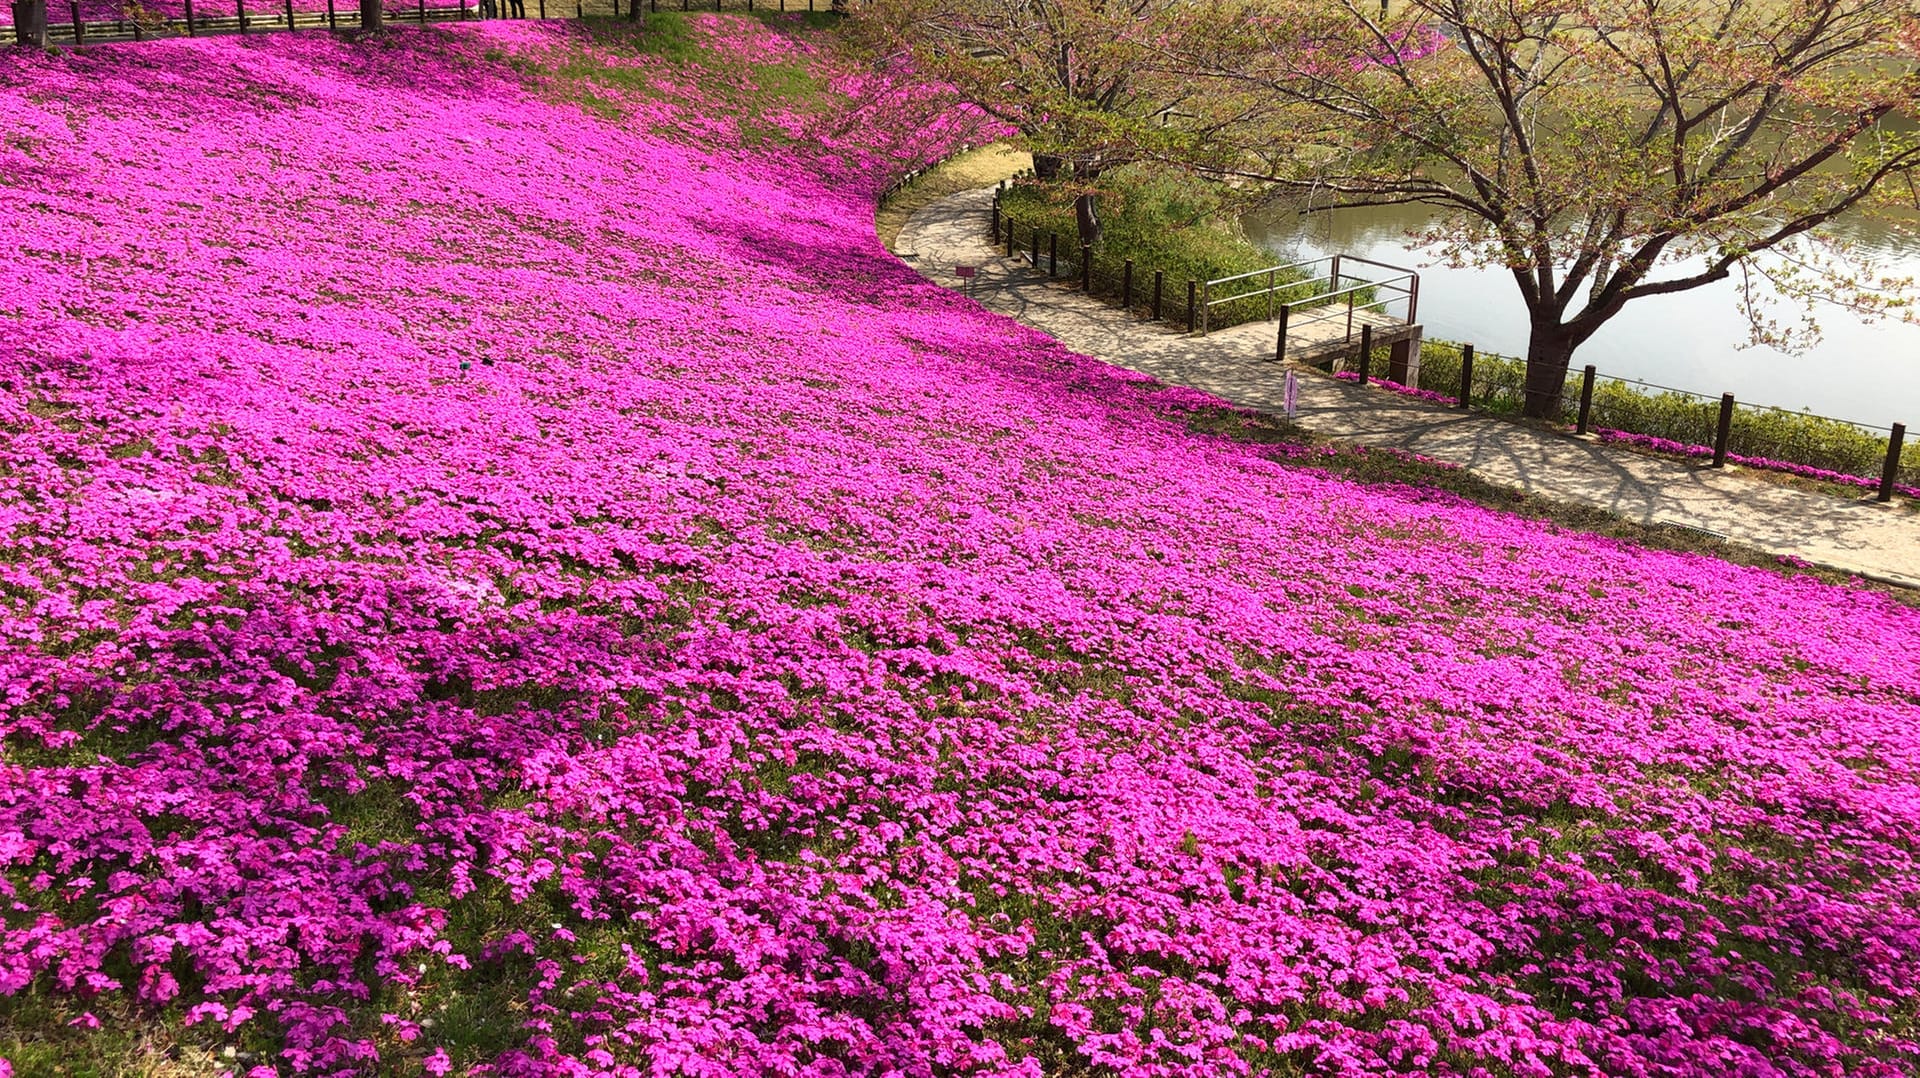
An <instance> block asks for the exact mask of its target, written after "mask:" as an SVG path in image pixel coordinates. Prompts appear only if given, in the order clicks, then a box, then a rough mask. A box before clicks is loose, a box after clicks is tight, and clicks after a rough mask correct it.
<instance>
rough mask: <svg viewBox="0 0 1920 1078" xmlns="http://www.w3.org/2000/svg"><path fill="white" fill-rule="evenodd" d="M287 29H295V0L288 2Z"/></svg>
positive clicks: (288, 0)
mask: <svg viewBox="0 0 1920 1078" xmlns="http://www.w3.org/2000/svg"><path fill="white" fill-rule="evenodd" d="M287 29H289V30H291V29H293V0H287Z"/></svg>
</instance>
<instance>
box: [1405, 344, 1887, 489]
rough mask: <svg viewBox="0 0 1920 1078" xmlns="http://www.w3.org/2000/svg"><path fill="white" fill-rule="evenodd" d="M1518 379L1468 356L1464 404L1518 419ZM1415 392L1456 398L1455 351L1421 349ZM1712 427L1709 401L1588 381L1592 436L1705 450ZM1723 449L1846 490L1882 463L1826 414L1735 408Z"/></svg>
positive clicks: (1714, 415)
mask: <svg viewBox="0 0 1920 1078" xmlns="http://www.w3.org/2000/svg"><path fill="white" fill-rule="evenodd" d="M1525 375H1526V363H1525V361H1523V360H1521V359H1518V358H1516V357H1513V356H1503V355H1498V354H1490V353H1485V352H1482V353H1479V354H1477V355H1475V356H1474V360H1473V392H1472V400H1471V402H1470V403H1471V404H1472V405H1473V407H1475V408H1479V409H1483V410H1485V411H1488V412H1493V413H1495V414H1518V413H1519V411H1520V408H1521V403H1522V400H1523V397H1524V394H1523V388H1524V386H1525V384H1526V378H1525ZM1580 380H1581V375H1580V372H1578V371H1570V372H1568V375H1567V382H1566V387H1565V389H1564V391H1563V392H1562V394H1561V399H1560V401H1561V407H1560V416H1559V419H1560V420H1561V421H1562V422H1566V423H1571V422H1573V421H1574V419H1575V418H1576V411H1577V409H1578V408H1579V406H1580ZM1419 388H1420V389H1423V390H1427V391H1429V392H1433V393H1439V394H1445V395H1448V396H1457V395H1458V394H1459V392H1460V345H1458V344H1456V343H1454V342H1452V341H1427V342H1425V343H1424V344H1422V345H1421V348H1420V385H1419ZM1719 421H1720V402H1719V401H1718V400H1716V399H1714V398H1711V397H1702V396H1697V395H1695V394H1691V393H1682V392H1679V391H1676V390H1660V391H1655V392H1649V391H1647V390H1646V389H1642V388H1639V387H1637V386H1635V385H1634V384H1632V383H1629V382H1623V381H1619V380H1616V379H1612V378H1600V379H1597V380H1596V381H1595V382H1594V386H1593V409H1592V413H1591V415H1590V416H1589V418H1588V424H1589V426H1590V427H1591V428H1593V429H1595V430H1599V429H1602V428H1604V429H1608V430H1613V431H1618V432H1621V433H1623V434H1628V435H1637V436H1639V437H1640V438H1643V439H1652V440H1653V441H1651V442H1643V443H1639V444H1643V445H1647V446H1650V447H1654V448H1658V447H1659V446H1661V445H1666V444H1673V445H1680V446H1685V447H1694V448H1703V447H1711V446H1712V445H1713V440H1714V433H1715V430H1716V428H1717V427H1718V425H1719ZM1727 450H1728V453H1729V454H1730V455H1731V456H1732V457H1734V458H1738V459H1739V460H1740V462H1741V463H1744V464H1746V465H1747V466H1749V467H1756V468H1767V469H1770V470H1774V471H1787V472H1792V473H1794V474H1797V475H1804V476H1810V477H1813V478H1826V477H1828V476H1836V477H1840V478H1839V481H1842V482H1846V483H1847V484H1848V485H1858V483H1857V482H1854V481H1856V480H1874V481H1876V482H1877V481H1878V479H1879V476H1880V469H1881V467H1882V464H1883V463H1884V461H1885V460H1886V452H1887V440H1886V436H1885V435H1883V434H1880V433H1877V432H1875V431H1873V430H1871V429H1868V428H1865V427H1860V426H1857V425H1855V424H1853V423H1848V422H1845V421H1843V420H1838V419H1830V418H1828V417H1826V416H1817V415H1813V414H1811V413H1807V412H1788V411H1783V410H1781V409H1778V408H1760V407H1752V406H1742V407H1738V408H1736V409H1735V410H1734V413H1733V426H1732V429H1731V430H1730V431H1729V432H1728V436H1727ZM1707 451H1708V452H1711V449H1710V448H1707ZM1682 455H1695V454H1692V453H1683V454H1682ZM1823 473H1824V474H1823ZM1895 482H1896V483H1898V484H1900V485H1903V486H1906V487H1916V486H1920V454H1916V455H1915V456H1914V458H1913V459H1912V460H1910V461H1909V462H1908V463H1906V464H1905V465H1904V466H1903V467H1902V468H1900V470H1899V474H1898V475H1896V476H1895Z"/></svg>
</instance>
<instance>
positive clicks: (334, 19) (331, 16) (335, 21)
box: [327, 0, 466, 30]
mask: <svg viewBox="0 0 1920 1078" xmlns="http://www.w3.org/2000/svg"><path fill="white" fill-rule="evenodd" d="M460 2H461V3H465V2H466V0H460ZM339 28H340V20H339V17H338V16H337V15H336V14H335V13H334V10H333V0H327V29H329V30H338V29H339Z"/></svg>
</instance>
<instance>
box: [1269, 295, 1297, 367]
mask: <svg viewBox="0 0 1920 1078" xmlns="http://www.w3.org/2000/svg"><path fill="white" fill-rule="evenodd" d="M1274 313H1275V317H1277V318H1278V319H1279V320H1280V330H1279V332H1277V333H1275V334H1274V335H1273V358H1274V359H1276V360H1281V359H1285V358H1287V316H1288V315H1289V314H1292V313H1293V312H1292V310H1291V309H1290V308H1288V307H1287V305H1286V304H1284V303H1282V304H1281V305H1280V309H1279V310H1278V311H1276V312H1274Z"/></svg>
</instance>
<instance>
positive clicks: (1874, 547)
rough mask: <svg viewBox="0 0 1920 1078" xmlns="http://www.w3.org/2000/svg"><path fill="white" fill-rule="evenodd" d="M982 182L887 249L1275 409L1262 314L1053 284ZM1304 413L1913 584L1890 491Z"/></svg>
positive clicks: (1509, 428)
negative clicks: (1852, 492)
mask: <svg viewBox="0 0 1920 1078" xmlns="http://www.w3.org/2000/svg"><path fill="white" fill-rule="evenodd" d="M992 197H993V190H992V188H982V189H979V190H975V191H967V192H963V193H961V194H957V195H952V196H949V197H947V198H943V199H941V200H939V201H937V202H934V203H933V204H931V205H929V206H926V207H924V208H922V209H920V210H919V211H917V212H915V213H914V214H913V216H912V217H911V218H909V219H908V221H907V223H906V227H905V228H903V229H902V230H901V232H900V236H899V239H898V241H897V243H896V244H895V250H896V251H897V252H898V253H899V255H900V257H901V258H902V259H903V260H905V261H906V262H907V263H908V264H909V265H912V266H914V267H915V268H917V269H918V270H919V271H920V273H921V274H922V275H923V276H925V277H927V278H928V279H929V280H931V281H934V282H936V283H938V284H941V285H944V286H946V287H948V288H954V289H959V288H960V287H961V281H960V280H959V278H958V277H957V276H956V275H955V273H954V267H955V266H958V265H973V266H978V267H979V276H978V277H976V278H975V279H974V282H973V284H972V286H971V288H969V289H967V291H969V292H970V293H971V294H972V295H973V296H974V298H976V299H977V300H979V302H980V303H982V304H984V305H985V306H986V307H988V308H990V309H992V310H996V311H1000V312H1002V313H1004V314H1008V315H1011V316H1012V317H1014V318H1017V319H1019V320H1020V321H1021V322H1024V323H1026V324H1027V325H1029V326H1032V327H1034V328H1036V329H1040V330H1044V331H1046V332H1047V333H1050V334H1052V335H1053V336H1054V337H1056V338H1058V339H1059V340H1060V341H1061V342H1062V343H1064V344H1066V345H1067V346H1068V347H1070V348H1073V349H1074V350H1076V351H1079V352H1083V353H1085V354H1087V355H1091V356H1097V357H1099V358H1101V359H1103V360H1106V361H1107V362H1109V363H1113V364H1117V365H1119V366H1122V367H1126V368H1128V369H1130V370H1135V371H1139V372H1141V373H1143V374H1150V375H1153V376H1154V377H1156V378H1159V379H1161V380H1162V381H1165V382H1170V383H1177V384H1179V385H1185V386H1189V387H1192V388H1194V389H1198V390H1202V391H1204V392H1208V393H1212V394H1215V395H1217V396H1220V397H1222V398H1224V399H1226V400H1229V401H1232V402H1234V403H1235V404H1239V405H1243V406H1245V407H1249V408H1255V409H1259V410H1261V411H1266V412H1279V411H1281V410H1282V405H1281V384H1282V378H1281V368H1279V367H1277V366H1276V365H1275V364H1274V363H1273V362H1272V361H1271V356H1272V351H1273V339H1272V334H1273V326H1272V324H1271V323H1265V322H1257V323H1253V324H1250V325H1245V326H1238V327H1234V328H1233V329H1229V330H1223V331H1218V332H1215V333H1213V334H1212V335H1211V336H1209V337H1206V338H1204V339H1202V338H1198V337H1190V336H1188V335H1186V334H1184V333H1180V332H1177V331H1175V330H1172V329H1170V328H1167V327H1164V326H1158V325H1151V324H1148V323H1144V322H1141V321H1139V320H1138V319H1136V318H1132V317H1129V316H1128V315H1126V314H1124V313H1123V312H1121V311H1120V310H1118V309H1117V308H1115V307H1113V306H1110V305H1108V304H1107V303H1105V302H1102V301H1100V300H1098V299H1094V298H1092V297H1089V296H1085V295H1082V294H1081V293H1080V291H1079V290H1078V288H1076V287H1073V286H1070V285H1065V284H1060V283H1057V282H1049V281H1048V280H1047V279H1046V278H1045V276H1044V275H1043V274H1039V273H1035V272H1033V271H1032V270H1030V269H1028V268H1027V267H1026V266H1025V264H1024V261H1022V260H1020V259H1017V258H1016V259H1009V258H1004V257H1002V256H1001V254H1000V252H999V251H997V250H996V249H995V248H994V247H993V246H992V245H991V244H990V243H988V241H987V228H986V220H987V216H988V213H989V208H990V205H991V202H992ZM1299 382H1300V396H1299V408H1300V411H1299V421H1300V423H1301V424H1302V425H1303V426H1305V427H1307V428H1309V429H1311V430H1313V431H1316V432H1318V433H1321V434H1324V435H1327V436H1329V437H1333V438H1337V439H1340V440H1343V441H1350V442H1356V443H1360V444H1364V445H1378V446H1395V447H1398V448H1401V449H1406V450H1410V451H1412V452H1415V453H1419V454H1421V455H1423V456H1428V457H1433V458H1436V459H1438V460H1444V461H1451V462H1453V463H1456V464H1459V465H1461V466H1463V467H1465V468H1466V469H1467V470H1469V471H1471V472H1473V473H1474V474H1475V475H1478V476H1481V477H1482V478H1485V479H1488V480H1491V481H1493V482H1496V483H1501V484H1504V485H1507V486H1512V487H1518V488H1520V489H1523V490H1526V491H1528V492H1530V493H1536V494H1539V495H1541V496H1544V497H1548V498H1554V499H1558V500H1561V501H1568V502H1579V503H1584V504H1587V505H1594V506H1598V507H1600V508H1603V509H1607V510H1610V511H1612V512H1614V513H1616V514H1618V515H1620V516H1622V517H1625V518H1627V519H1629V520H1633V521H1638V522H1640V523H1644V524H1678V525H1683V526H1686V527H1692V528H1699V529H1703V530H1705V531H1709V532H1713V533H1716V534H1718V535H1722V536H1725V537H1726V538H1727V539H1729V540H1731V541H1733V542H1737V543H1741V544H1743V545H1746V546H1750V547H1754V548H1757V549H1760V550H1764V551H1767V552H1769V553H1775V554H1786V555H1792V556H1793V557H1797V558H1801V559H1803V560H1805V561H1809V562H1813V563H1816V564H1819V565H1824V566H1828V567H1831V568H1836V569H1841V570H1844V571H1847V572H1853V573H1858V574H1860V575H1862V576H1866V577H1871V578H1874V579H1878V580H1881V581H1885V582H1888V583H1894V584H1901V585H1905V586H1909V587H1920V517H1917V516H1915V515H1914V514H1913V513H1912V512H1910V511H1908V509H1907V508H1906V507H1905V506H1903V505H1902V504H1901V499H1898V498H1896V499H1895V501H1894V502H1893V503H1891V504H1886V505H1881V504H1878V503H1876V502H1874V501H1873V500H1872V495H1871V494H1870V493H1866V494H1863V495H1862V496H1861V497H1858V498H1843V497H1832V496H1827V495H1821V494H1811V493H1807V492H1804V491H1800V490H1795V489H1792V488H1789V487H1783V486H1780V485H1778V484H1776V483H1771V482H1768V481H1766V480H1763V479H1757V478H1754V476H1753V475H1752V473H1748V472H1743V470H1742V469H1740V468H1737V467H1733V466H1729V467H1727V468H1724V469H1716V468H1711V467H1708V466H1706V465H1705V464H1695V463H1692V462H1686V461H1675V460H1667V459H1664V458H1659V457H1651V456H1646V455H1643V454H1638V453H1631V452H1626V451H1622V450H1618V449H1612V448H1607V447H1603V446H1601V445H1600V444H1599V443H1597V442H1596V441H1594V440H1592V439H1590V438H1576V437H1574V436H1572V435H1566V434H1555V433H1550V432H1545V431H1540V430H1535V429H1532V428H1529V427H1526V426H1522V425H1520V424H1517V423H1510V422H1506V421H1503V420H1499V419H1492V418H1487V417H1482V416H1469V415H1466V414H1463V413H1461V412H1460V411H1458V410H1455V409H1449V408H1444V407H1440V406H1438V405H1434V404H1429V403H1427V402H1424V401H1419V400H1415V399H1413V398H1410V397H1407V396H1405V395H1404V394H1398V393H1392V392H1389V391H1386V390H1381V389H1368V388H1362V387H1360V386H1355V385H1349V384H1347V383H1343V382H1337V381H1335V380H1333V379H1331V378H1327V377H1324V376H1321V375H1317V374H1310V373H1309V374H1302V376H1301V377H1300V379H1299Z"/></svg>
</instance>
